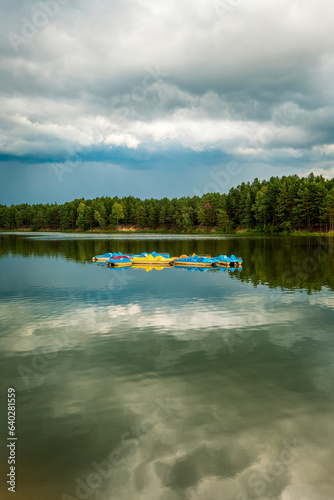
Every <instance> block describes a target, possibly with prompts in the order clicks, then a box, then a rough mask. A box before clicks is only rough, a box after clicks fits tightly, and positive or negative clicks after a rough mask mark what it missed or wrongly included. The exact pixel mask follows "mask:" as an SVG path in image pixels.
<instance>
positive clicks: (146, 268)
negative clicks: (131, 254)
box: [132, 264, 170, 272]
mask: <svg viewBox="0 0 334 500" xmlns="http://www.w3.org/2000/svg"><path fill="white" fill-rule="evenodd" d="M132 269H144V271H147V272H149V271H153V270H155V271H162V270H163V269H170V266H146V265H142V264H133V266H132Z"/></svg>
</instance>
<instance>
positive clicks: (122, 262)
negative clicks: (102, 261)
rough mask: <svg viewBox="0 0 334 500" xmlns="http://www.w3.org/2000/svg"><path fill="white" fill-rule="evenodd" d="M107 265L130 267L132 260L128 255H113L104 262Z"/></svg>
mask: <svg viewBox="0 0 334 500" xmlns="http://www.w3.org/2000/svg"><path fill="white" fill-rule="evenodd" d="M106 264H107V266H108V267H130V266H132V261H131V260H130V259H129V258H128V257H124V256H122V257H120V256H115V257H113V258H112V259H109V260H107V262H106Z"/></svg>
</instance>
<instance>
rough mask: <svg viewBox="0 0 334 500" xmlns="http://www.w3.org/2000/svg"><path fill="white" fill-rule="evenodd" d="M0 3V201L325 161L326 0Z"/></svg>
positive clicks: (315, 167) (190, 186) (326, 164)
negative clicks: (318, 0) (319, 0)
mask: <svg viewBox="0 0 334 500" xmlns="http://www.w3.org/2000/svg"><path fill="white" fill-rule="evenodd" d="M0 8H1V17H0V28H1V34H2V36H1V37H0V173H1V177H0V203H3V204H4V203H5V204H11V203H14V204H15V203H23V202H24V203H52V202H55V201H57V202H58V203H63V202H65V201H70V200H72V199H75V198H81V197H85V198H95V197H97V196H115V195H117V196H128V195H133V196H138V197H141V198H150V197H154V198H161V197H164V196H167V197H180V196H193V195H202V194H204V193H205V192H227V191H228V190H229V189H230V188H231V187H232V186H237V185H238V184H240V183H241V182H243V181H252V180H253V179H254V178H255V177H258V178H259V179H260V180H262V179H269V178H270V177H271V176H273V175H274V176H276V175H277V176H282V175H292V174H298V175H300V176H302V175H308V174H309V173H310V172H314V173H316V174H322V175H324V176H325V177H326V178H331V177H333V176H334V162H333V160H334V120H333V109H334V99H333V97H334V86H333V76H334V51H333V46H334V30H333V25H334V5H333V3H332V2H330V1H329V0H322V1H321V2H317V1H316V0H304V1H301V0H252V1H249V0H191V1H190V0H168V1H163V0H37V1H35V0H16V1H15V2H12V1H11V0H0Z"/></svg>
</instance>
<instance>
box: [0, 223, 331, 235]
mask: <svg viewBox="0 0 334 500" xmlns="http://www.w3.org/2000/svg"><path fill="white" fill-rule="evenodd" d="M1 233H22V234H24V233H35V234H38V233H64V234H77V233H78V234H134V233H139V234H161V235H163V234H175V235H185V234H188V235H194V236H196V235H200V234H212V235H215V234H219V235H226V236H236V235H244V236H315V237H316V236H318V237H319V236H327V237H334V232H333V231H328V232H327V233H325V232H321V233H320V232H309V231H302V230H300V231H292V232H280V233H275V234H271V233H265V232H263V231H256V230H247V229H239V230H236V231H231V232H225V231H221V230H218V229H216V228H214V227H208V228H198V229H195V230H193V231H183V232H182V231H180V230H177V229H163V228H160V229H159V228H157V229H147V228H138V227H134V226H131V227H126V226H121V228H120V229H92V230H87V231H82V230H80V229H73V230H66V231H62V230H61V229H50V228H44V229H38V230H33V229H32V228H18V229H2V228H0V234H1Z"/></svg>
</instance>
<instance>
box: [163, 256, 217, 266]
mask: <svg viewBox="0 0 334 500" xmlns="http://www.w3.org/2000/svg"><path fill="white" fill-rule="evenodd" d="M212 264H213V259H211V258H208V257H199V256H198V255H196V254H193V255H191V256H190V257H188V256H187V255H181V256H180V257H179V258H178V259H174V262H173V265H174V266H182V267H212Z"/></svg>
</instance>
